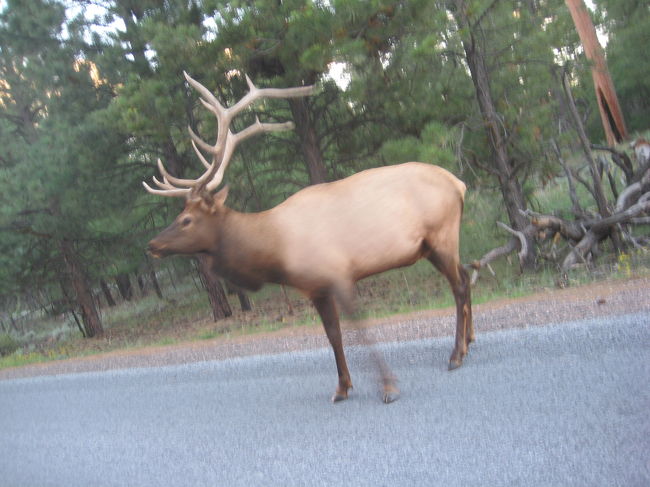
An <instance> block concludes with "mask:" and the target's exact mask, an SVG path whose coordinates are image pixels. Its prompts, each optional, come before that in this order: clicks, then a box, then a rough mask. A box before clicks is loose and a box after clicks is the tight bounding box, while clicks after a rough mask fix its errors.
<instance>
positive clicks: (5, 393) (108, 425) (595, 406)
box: [0, 312, 650, 487]
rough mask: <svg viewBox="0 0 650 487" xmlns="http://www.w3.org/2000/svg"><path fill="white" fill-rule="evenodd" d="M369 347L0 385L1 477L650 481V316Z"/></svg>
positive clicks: (36, 482)
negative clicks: (342, 361) (338, 380)
mask: <svg viewBox="0 0 650 487" xmlns="http://www.w3.org/2000/svg"><path fill="white" fill-rule="evenodd" d="M382 349H383V350H384V352H385V354H386V356H387V359H388V362H389V363H390V364H391V365H392V366H393V369H394V371H395V373H396V374H397V375H398V377H399V378H400V385H401V388H402V398H401V399H400V400H399V401H398V402H396V403H393V404H390V405H384V404H382V403H381V402H380V400H379V396H378V388H377V386H376V384H375V374H374V372H373V371H372V368H371V367H370V365H369V361H368V359H367V355H366V351H365V349H363V348H352V349H350V350H348V355H349V362H350V368H351V371H352V374H353V380H354V382H355V389H354V391H353V392H352V396H351V398H350V400H348V401H346V402H343V403H340V404H336V405H332V404H330V403H329V402H328V398H329V396H330V394H331V392H332V390H333V387H334V384H335V377H334V375H335V374H334V362H333V357H332V356H331V352H330V351H329V350H327V349H318V350H312V351H302V352H296V353H291V354H282V355H273V356H256V357H246V358H239V359H230V360H226V361H221V362H217V361H214V362H203V363H196V364H191V365H183V366H169V367H159V368H148V369H127V370H120V371H109V372H102V373H94V372H93V373H84V374H77V375H63V376H49V377H35V378H29V379H18V380H6V381H0V485H2V486H7V487H20V486H30V487H31V486H49V485H53V486H65V487H72V486H96V487H100V486H202V485H210V486H246V487H251V486H258V485H259V486H275V485H277V486H293V485H305V486H312V485H351V486H352V485H353V486H363V485H369V486H370V485H372V486H379V485H391V486H393V485H408V486H418V485H426V486H436V485H445V486H447V485H451V486H454V485H457V486H479V485H486V486H488V485H489V486H502V485H503V486H514V485H525V486H531V485H554V486H556V485H557V486H560V485H567V486H569V485H570V486H572V487H573V486H607V487H611V486H616V485H620V486H648V485H650V415H649V411H650V314H648V313H645V312H644V313H637V314H631V315H626V316H623V317H620V318H617V319H616V321H614V319H612V318H603V319H595V320H594V319H591V320H588V321H580V322H573V323H565V324H561V325H552V326H547V327H540V328H530V329H524V330H507V331H497V332H491V333H483V334H479V335H478V342H477V343H476V344H475V345H474V347H473V348H472V350H471V351H470V355H469V357H468V358H467V359H466V362H465V364H464V366H463V367H462V368H461V369H458V370H457V371H454V372H447V371H446V361H447V358H448V354H449V352H450V350H451V339H450V338H444V339H428V340H419V341H414V342H405V343H398V344H392V345H384V346H382Z"/></svg>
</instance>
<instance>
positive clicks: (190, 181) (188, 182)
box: [158, 159, 196, 188]
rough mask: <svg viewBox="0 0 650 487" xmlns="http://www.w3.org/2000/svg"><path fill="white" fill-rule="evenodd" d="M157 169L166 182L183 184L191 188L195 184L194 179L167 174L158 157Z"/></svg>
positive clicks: (176, 184)
mask: <svg viewBox="0 0 650 487" xmlns="http://www.w3.org/2000/svg"><path fill="white" fill-rule="evenodd" d="M158 170H159V171H160V174H162V177H163V178H164V179H165V181H166V182H167V183H171V184H173V185H175V186H185V187H186V188H191V187H192V186H194V185H195V184H196V180H194V179H181V178H176V177H174V176H172V175H171V174H169V173H168V172H167V170H166V169H165V166H164V165H163V163H162V161H161V160H160V159H158Z"/></svg>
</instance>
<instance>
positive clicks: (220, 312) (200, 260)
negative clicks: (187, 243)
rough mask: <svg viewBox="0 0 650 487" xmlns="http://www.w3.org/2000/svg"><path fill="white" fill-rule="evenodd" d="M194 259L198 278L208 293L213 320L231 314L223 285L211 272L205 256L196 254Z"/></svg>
mask: <svg viewBox="0 0 650 487" xmlns="http://www.w3.org/2000/svg"><path fill="white" fill-rule="evenodd" d="M196 261H197V264H198V265H197V269H198V273H199V278H200V279H201V283H202V284H203V287H204V288H205V290H206V291H207V293H208V298H209V300H210V307H211V309H212V317H213V318H214V321H219V320H222V319H224V318H227V317H228V316H232V309H231V308H230V303H228V298H227V297H226V293H225V291H224V290H223V286H222V285H221V282H219V279H217V276H215V275H214V272H212V269H211V266H210V264H209V262H208V260H207V258H206V257H203V256H197V258H196Z"/></svg>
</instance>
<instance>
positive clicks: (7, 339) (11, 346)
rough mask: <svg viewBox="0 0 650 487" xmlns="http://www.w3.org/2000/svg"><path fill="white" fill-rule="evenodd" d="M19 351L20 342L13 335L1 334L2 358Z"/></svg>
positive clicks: (0, 352) (0, 354)
mask: <svg viewBox="0 0 650 487" xmlns="http://www.w3.org/2000/svg"><path fill="white" fill-rule="evenodd" d="M16 350H18V342H17V341H16V340H14V338H13V337H12V336H11V335H7V334H6V333H3V334H0V357H4V356H5V355H11V354H12V353H14V352H15V351H16Z"/></svg>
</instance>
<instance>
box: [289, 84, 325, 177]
mask: <svg viewBox="0 0 650 487" xmlns="http://www.w3.org/2000/svg"><path fill="white" fill-rule="evenodd" d="M288 102H289V106H290V107H291V114H292V115H293V120H294V122H295V124H296V129H295V130H296V133H297V134H298V137H299V138H300V147H301V149H302V153H303V155H304V157H305V162H306V164H307V171H308V172H309V184H319V183H324V182H326V181H327V168H326V167H325V163H324V162H323V153H322V151H321V148H320V143H319V140H318V134H317V133H316V127H315V125H314V121H313V119H312V117H311V113H310V112H309V102H308V101H307V100H306V99H305V98H302V97H301V98H289V99H288Z"/></svg>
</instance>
